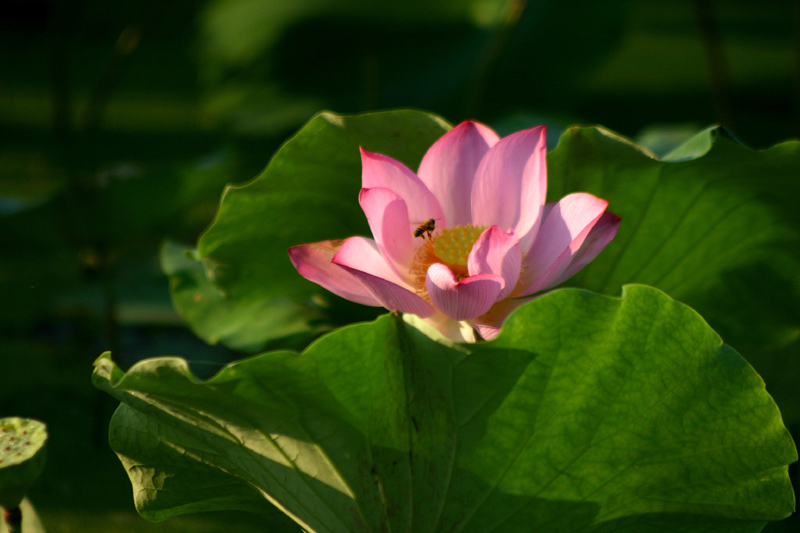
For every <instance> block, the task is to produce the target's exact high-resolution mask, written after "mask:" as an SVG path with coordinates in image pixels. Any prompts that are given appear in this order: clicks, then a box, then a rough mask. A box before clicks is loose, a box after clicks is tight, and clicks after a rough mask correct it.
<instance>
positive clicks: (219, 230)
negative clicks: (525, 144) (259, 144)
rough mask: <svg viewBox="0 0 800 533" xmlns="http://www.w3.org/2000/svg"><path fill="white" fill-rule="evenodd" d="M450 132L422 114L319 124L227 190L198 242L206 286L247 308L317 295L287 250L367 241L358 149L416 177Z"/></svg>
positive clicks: (334, 118)
mask: <svg viewBox="0 0 800 533" xmlns="http://www.w3.org/2000/svg"><path fill="white" fill-rule="evenodd" d="M448 129H449V125H447V123H445V122H444V121H443V120H442V119H441V118H439V117H436V116H434V115H430V114H428V113H423V112H421V111H409V110H403V111H386V112H380V113H369V114H365V115H358V116H341V115H335V114H333V113H320V114H319V115H317V116H315V117H314V118H312V119H311V120H310V121H309V122H308V123H307V124H306V125H305V126H303V128H302V129H301V130H300V131H299V132H298V133H297V134H295V135H294V137H292V138H291V139H289V140H288V141H287V142H286V143H285V144H284V145H283V146H282V147H281V148H280V149H279V150H278V152H277V153H276V154H275V155H274V156H273V158H272V160H271V161H270V163H269V165H268V166H267V168H266V169H265V170H264V172H262V173H261V175H260V176H259V177H258V178H256V179H255V180H254V181H252V182H250V183H249V184H247V185H245V186H242V187H228V188H227V189H226V190H225V193H224V195H223V197H222V201H221V203H220V207H219V211H218V212H217V217H216V219H215V220H214V222H213V224H212V225H211V227H209V229H208V230H207V231H206V232H205V234H203V236H202V237H201V238H200V241H199V242H198V252H199V254H200V257H201V258H202V259H203V262H204V264H205V266H206V269H207V271H208V276H209V279H210V280H211V281H212V282H213V283H214V284H216V285H217V286H218V287H219V288H220V289H221V290H222V291H223V293H224V295H225V296H226V297H227V298H230V299H232V300H236V301H238V302H246V303H253V302H256V301H259V300H263V299H265V298H272V297H275V296H291V297H294V298H297V297H307V296H310V295H311V294H313V293H315V292H319V288H318V287H316V286H315V285H314V284H312V283H311V282H309V281H306V280H304V279H303V278H302V277H301V276H299V275H298V274H297V272H296V271H295V269H294V268H293V267H292V264H291V262H290V261H289V258H288V255H287V253H286V250H287V248H289V247H290V246H294V245H297V244H303V243H308V242H315V241H322V240H327V239H344V238H346V237H350V236H352V235H356V234H361V235H368V234H369V226H368V225H367V221H366V218H365V217H364V214H363V213H362V212H361V210H360V209H359V207H358V191H359V190H360V189H361V157H360V155H359V150H358V148H359V146H363V147H364V148H365V149H367V150H370V151H374V152H380V153H383V154H386V155H389V156H391V157H394V158H395V159H398V160H400V161H402V162H404V163H405V164H407V165H409V166H410V167H411V168H413V169H416V168H417V166H418V165H419V162H420V161H421V160H422V156H423V155H424V154H425V152H426V151H427V149H428V148H429V147H430V146H431V145H432V144H433V142H434V141H435V140H436V139H438V138H439V137H441V136H442V135H443V134H444V133H445V132H446V131H447V130H448Z"/></svg>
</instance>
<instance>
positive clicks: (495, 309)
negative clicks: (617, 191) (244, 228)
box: [289, 121, 620, 342]
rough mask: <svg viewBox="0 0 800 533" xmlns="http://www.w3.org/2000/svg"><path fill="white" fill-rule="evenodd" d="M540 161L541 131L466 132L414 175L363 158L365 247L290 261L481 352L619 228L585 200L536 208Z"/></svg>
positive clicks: (347, 244) (309, 249)
mask: <svg viewBox="0 0 800 533" xmlns="http://www.w3.org/2000/svg"><path fill="white" fill-rule="evenodd" d="M545 156H546V142H545V127H544V126H539V127H537V128H532V129H528V130H523V131H520V132H517V133H514V134H511V135H509V136H507V137H505V138H503V139H500V138H499V137H498V136H497V134H496V133H495V132H494V131H493V130H492V129H490V128H488V127H487V126H484V125H483V124H480V123H477V122H472V121H467V122H463V123H461V124H459V125H458V126H456V127H455V128H453V129H452V130H450V131H449V132H448V133H446V134H445V135H444V136H442V137H441V138H440V139H439V140H438V141H436V142H435V143H434V144H433V146H431V148H430V149H429V150H428V152H427V153H426V154H425V156H424V157H423V159H422V162H421V163H420V166H419V169H418V171H417V173H414V172H412V171H411V170H410V169H409V168H408V167H406V166H405V165H403V164H402V163H400V162H398V161H396V160H394V159H392V158H390V157H387V156H385V155H381V154H377V153H372V152H368V151H367V150H364V149H363V148H362V149H361V162H362V187H363V188H362V189H361V193H360V194H359V203H360V204H361V208H362V210H363V211H364V214H365V215H366V217H367V221H368V222H369V226H370V230H371V231H372V235H373V237H374V239H369V238H365V237H350V238H348V239H345V240H335V241H322V242H318V243H311V244H302V245H299V246H293V247H292V248H289V257H290V259H291V261H292V263H293V264H294V266H295V268H296V269H297V271H298V272H299V273H300V274H301V275H302V276H304V277H305V278H307V279H309V280H311V281H313V282H315V283H318V284H319V285H321V286H323V287H325V288H326V289H328V290H330V291H331V292H333V293H335V294H338V295H339V296H341V297H343V298H346V299H348V300H351V301H354V302H357V303H361V304H364V305H371V306H377V307H385V308H386V309H389V310H391V311H401V312H403V313H412V314H414V315H417V316H418V317H420V318H421V319H424V320H425V321H426V322H427V323H429V324H430V325H431V326H432V327H434V328H435V329H436V330H437V331H439V332H440V333H441V334H442V335H444V336H446V337H448V338H449V339H452V340H454V341H457V342H475V340H476V338H477V337H476V334H477V335H478V336H480V337H482V338H483V339H486V340H490V339H492V338H494V337H496V336H497V334H498V333H499V332H500V328H501V326H502V324H503V321H504V320H505V319H506V317H508V315H509V314H510V313H511V312H512V311H513V310H514V309H516V308H517V307H519V306H520V305H522V304H523V303H525V302H527V301H530V300H531V299H532V298H535V297H536V296H535V295H537V294H538V293H540V292H542V291H544V290H547V289H550V288H552V287H555V286H556V285H559V284H560V283H562V282H564V281H565V280H567V279H568V278H570V277H572V276H573V275H574V274H575V273H576V272H578V271H579V270H580V269H581V268H583V267H584V266H585V265H586V264H588V263H589V262H590V261H592V259H594V258H595V257H596V256H597V254H599V253H600V252H601V251H602V250H603V248H605V246H606V245H607V244H608V243H609V242H610V241H611V240H612V239H613V238H614V236H615V235H616V233H617V229H618V228H619V222H620V219H619V217H618V216H616V215H614V214H613V213H610V212H608V211H607V210H606V209H607V207H608V202H607V201H605V200H602V199H600V198H597V197H595V196H593V195H591V194H588V193H582V192H578V193H573V194H569V195H567V196H565V197H564V198H562V199H561V200H559V201H558V202H555V203H550V204H547V203H545V196H546V192H547V168H546V161H545ZM412 221H424V222H422V223H421V224H420V223H419V222H417V223H416V224H415V223H414V222H412ZM434 232H435V233H434Z"/></svg>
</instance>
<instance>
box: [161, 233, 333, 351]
mask: <svg viewBox="0 0 800 533" xmlns="http://www.w3.org/2000/svg"><path fill="white" fill-rule="evenodd" d="M187 252H188V250H187V247H185V246H181V245H179V244H177V243H173V242H171V241H167V242H165V243H164V245H163V246H162V247H161V268H162V270H163V271H164V273H165V274H167V276H169V278H170V289H171V293H172V303H173V305H174V306H175V309H176V310H177V311H178V313H179V314H180V315H181V316H182V317H183V318H184V320H186V322H187V324H188V325H189V327H190V328H192V331H194V332H195V334H196V335H197V336H198V337H200V338H201V339H203V340H204V341H206V342H208V343H209V344H216V343H218V342H220V343H222V344H224V345H225V346H228V347H229V348H233V349H234V350H239V351H244V352H250V353H254V352H257V351H260V350H263V349H265V348H266V347H268V346H269V347H271V348H273V349H274V348H278V347H279V348H290V349H291V348H302V347H304V346H305V345H306V344H308V342H309V341H310V340H311V339H313V338H314V337H316V336H317V335H319V334H320V333H322V331H324V329H327V328H324V326H322V325H320V322H321V319H322V318H323V317H324V315H323V313H322V312H321V310H320V309H319V308H313V307H310V306H308V305H302V304H299V303H295V302H292V301H291V300H289V299H288V298H285V297H278V298H271V299H268V300H262V301H259V302H255V303H253V304H243V305H238V304H236V303H235V302H232V301H230V300H226V299H225V298H224V297H223V296H222V294H221V293H220V292H219V289H217V288H216V287H214V286H213V285H212V284H211V283H209V281H208V279H207V278H206V275H205V270H204V269H203V264H202V263H201V262H200V261H199V260H196V259H192V258H189V257H187V255H186V254H187ZM287 337H290V338H288V339H287ZM279 339H282V342H280V343H279V344H277V345H276V344H275V341H278V340H279Z"/></svg>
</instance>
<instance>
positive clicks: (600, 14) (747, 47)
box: [0, 0, 800, 531]
mask: <svg viewBox="0 0 800 533" xmlns="http://www.w3.org/2000/svg"><path fill="white" fill-rule="evenodd" d="M377 4H378V3H374V2H365V1H356V0H337V1H327V2H326V1H323V0H287V1H283V2H273V1H262V0H216V1H211V2H200V1H187V0H176V1H172V2H157V1H154V0H150V1H138V2H136V1H117V2H102V1H99V0H83V1H81V0H77V1H66V0H62V1H57V0H53V1H44V0H11V1H7V2H4V3H3V4H2V6H0V346H2V350H1V351H0V357H1V358H2V362H3V365H4V366H3V371H2V373H0V416H11V415H18V416H31V417H37V418H40V419H42V420H44V421H45V422H47V423H48V425H49V428H50V433H51V445H50V461H49V465H48V467H47V469H46V472H45V475H44V477H43V479H42V480H41V481H40V482H39V484H38V485H37V486H36V487H35V489H34V491H33V492H32V494H31V497H32V498H33V499H34V502H35V503H36V504H37V506H38V507H39V509H40V511H41V513H42V515H43V521H44V524H45V526H46V527H47V528H48V530H49V531H73V530H75V531H77V530H80V531H107V530H108V528H109V524H112V526H111V527H112V529H114V528H116V529H125V530H126V531H171V530H174V531H184V530H187V528H188V529H191V530H194V531H214V530H219V529H220V528H221V527H222V526H221V525H220V524H221V523H222V522H215V521H214V520H215V518H214V517H202V516H201V517H197V518H191V519H188V518H187V519H176V521H175V522H174V523H173V522H166V523H164V524H159V525H151V524H148V523H147V522H145V521H143V520H142V519H140V518H139V517H138V516H137V515H136V514H135V511H133V503H132V499H131V497H130V487H129V484H128V481H127V479H126V478H125V476H124V473H123V472H122V469H121V468H120V467H119V465H118V463H117V461H116V459H115V458H114V457H113V456H112V454H111V453H110V451H109V450H108V447H107V444H106V442H105V440H106V439H105V431H106V427H107V418H108V416H110V412H111V410H112V409H113V407H114V402H112V401H110V400H109V399H106V398H105V397H103V396H101V393H99V392H96V391H94V390H93V389H92V388H91V385H90V384H89V378H88V376H89V368H90V363H91V361H92V360H93V359H94V358H95V357H96V356H97V355H98V354H99V353H100V352H102V351H103V350H105V349H112V350H114V352H115V358H116V360H117V361H119V362H120V363H121V364H123V365H125V364H130V363H132V362H133V361H135V360H138V359H141V358H144V357H148V356H152V355H160V354H180V355H186V356H189V355H191V356H192V357H193V359H194V360H193V365H194V367H195V368H196V369H197V371H198V372H199V373H204V372H205V373H206V374H208V373H211V372H213V371H214V370H215V369H217V368H219V366H220V365H221V364H222V363H223V362H225V361H228V360H231V359H233V358H236V357H240V356H241V355H242V354H241V353H235V352H232V351H229V350H227V349H225V348H221V347H219V346H207V345H205V344H204V343H202V342H201V341H199V340H198V339H196V338H195V337H194V335H192V334H191V333H190V332H188V331H187V330H186V329H185V328H184V327H183V325H182V322H181V320H180V318H179V317H178V316H177V315H176V314H175V313H174V312H173V311H172V307H171V304H170V301H169V293H168V287H167V280H166V277H165V276H164V275H163V274H162V273H161V271H160V268H159V264H158V259H157V252H158V247H159V245H160V243H161V242H162V240H163V239H164V238H167V237H168V238H171V239H174V240H177V241H179V242H187V243H194V242H195V241H196V238H197V236H198V235H199V233H200V232H201V231H202V229H203V228H204V227H205V226H206V225H207V224H208V223H209V222H210V220H211V218H212V217H213V214H214V212H215V210H216V205H217V202H218V199H219V194H220V193H221V191H222V187H223V186H224V184H225V183H229V182H242V181H246V180H248V179H250V178H252V177H253V176H255V175H256V174H257V173H258V172H259V171H260V169H261V168H263V167H264V165H265V164H266V163H267V161H268V159H269V157H270V156H271V154H272V153H273V152H274V151H275V149H276V148H277V147H278V146H279V145H280V143H281V142H283V140H285V138H286V137H287V136H288V135H290V134H291V133H292V132H293V131H295V130H296V129H297V128H298V127H299V126H300V125H301V124H302V123H304V122H305V121H306V120H308V119H309V118H310V117H311V116H312V114H313V113H315V112H316V111H318V110H320V109H324V108H326V109H332V110H334V111H337V112H340V113H346V112H360V111H364V110H367V109H384V108H393V107H416V108H422V109H427V110H430V111H432V112H435V113H438V114H440V115H441V116H443V117H444V118H446V119H447V120H449V121H450V122H452V123H457V122H459V121H461V120H463V119H466V118H474V119H477V120H480V121H483V122H486V123H488V124H490V125H492V126H493V127H495V128H496V129H497V130H498V131H499V132H500V133H508V132H510V131H514V130H516V129H521V128H524V127H529V126H532V125H535V124H539V123H547V124H549V125H550V126H551V129H550V136H549V138H550V139H551V141H552V142H556V140H557V139H558V133H559V131H560V129H561V128H563V126H565V125H567V124H572V123H583V124H592V123H601V124H603V125H605V126H607V127H609V128H611V129H613V130H616V131H618V132H620V133H622V134H624V135H627V136H629V137H638V138H639V139H640V140H641V141H642V142H645V143H647V144H648V145H649V146H651V147H652V148H653V149H654V150H656V151H658V152H659V153H663V152H664V151H666V149H667V148H668V147H670V146H673V145H674V144H675V143H676V142H678V140H680V139H683V138H685V137H686V136H687V135H688V134H689V133H692V132H694V131H696V130H698V129H700V128H701V127H703V126H706V125H708V124H711V123H718V122H722V123H723V124H725V125H726V127H728V129H730V130H731V131H732V132H733V133H734V134H735V135H736V136H737V137H738V138H739V139H741V140H742V141H743V142H745V143H746V144H749V145H751V146H754V147H757V148H762V147H766V146H769V145H771V144H774V143H776V142H778V141H781V140H783V139H786V138H788V137H793V136H797V135H798V132H799V131H800V89H798V87H799V85H800V48H799V45H798V44H797V43H798V42H800V2H796V1H789V0H784V1H777V0H761V1H759V2H752V1H749V0H726V1H724V2H722V1H716V2H711V1H705V0H704V1H700V0H697V1H689V0H685V1H680V0H669V1H665V0H662V1H659V2H651V1H646V0H629V1H606V2H598V1H593V2H592V1H587V0H576V1H573V2H569V3H567V2H558V1H554V0H544V1H535V0H529V1H528V2H519V1H513V0H512V1H510V2H507V1H505V0H496V1H494V0H472V1H465V0H444V1H439V2H430V1H422V0H406V1H399V0H392V1H387V2H382V3H380V6H381V7H377ZM712 73H713V74H712ZM289 223H294V221H290V222H289ZM795 353H796V349H795V350H792V349H787V350H785V351H784V352H781V353H780V354H779V356H777V357H775V358H773V359H772V360H771V361H773V362H774V365H773V366H775V368H769V369H767V370H769V371H770V372H771V373H772V374H776V375H777V374H784V375H787V376H790V375H792V374H793V373H794V374H796V373H797V371H798V366H800V365H798V364H797V363H796V359H797V358H796V357H793V355H794V354H795ZM779 403H780V398H779ZM795 430H796V428H795ZM237 519H240V520H249V519H248V518H246V517H244V518H237ZM181 520H183V522H181ZM251 522H252V524H251V525H250V526H248V525H246V524H244V522H243V525H242V526H241V527H242V531H250V530H251V529H247V528H248V527H252V530H260V529H263V527H264V526H263V523H260V522H259V520H258V519H257V518H253V519H252V520H251ZM248 523H250V522H248ZM786 523H788V521H786ZM784 525H785V523H784V524H777V525H774V526H771V527H774V528H781V527H783V526H784ZM786 527H789V526H786ZM795 527H796V524H795Z"/></svg>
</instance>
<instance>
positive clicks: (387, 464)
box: [94, 286, 797, 533]
mask: <svg viewBox="0 0 800 533" xmlns="http://www.w3.org/2000/svg"><path fill="white" fill-rule="evenodd" d="M466 348H467V347H457V348H448V347H446V346H444V345H440V344H437V343H435V342H433V341H431V340H430V339H428V338H427V337H425V336H424V335H422V334H421V333H419V332H418V331H417V330H415V329H413V328H410V327H408V326H407V325H405V324H404V323H403V321H402V319H400V318H399V317H394V316H391V315H389V316H384V317H381V318H380V319H378V320H377V321H375V322H373V323H368V324H358V325H353V326H349V327H346V328H342V329H339V330H337V331H335V332H333V333H331V334H329V335H327V336H325V337H323V338H321V339H320V340H319V341H317V342H316V343H314V344H313V345H312V346H311V347H310V348H309V349H308V350H307V351H306V352H304V353H303V354H301V355H297V354H294V353H288V352H274V353H269V354H264V355H261V356H258V357H253V358H250V359H246V360H242V361H239V362H236V363H233V364H231V365H228V366H227V367H226V368H224V369H223V370H222V371H221V372H220V373H219V374H217V375H216V376H215V377H213V378H212V379H210V380H208V381H200V380H198V379H197V378H196V377H194V376H193V375H192V374H191V372H190V371H189V369H188V366H187V365H186V362H185V361H184V360H182V359H178V358H171V357H170V358H158V359H151V360H148V361H143V362H140V363H138V364H137V365H135V366H134V367H133V368H131V370H130V371H128V372H127V373H125V374H123V372H122V371H121V370H120V369H119V368H118V367H117V366H116V365H115V364H114V363H113V362H112V360H111V359H110V356H109V355H108V354H105V355H103V356H102V357H101V358H99V359H98V360H97V361H96V363H95V364H96V368H95V374H94V382H95V385H96V386H97V387H99V388H101V389H102V390H104V391H106V392H108V393H109V394H111V395H112V396H114V397H115V398H117V399H119V400H120V401H121V402H123V405H122V406H120V408H119V410H118V411H117V413H116V415H115V416H114V419H113V421H112V426H111V444H112V447H113V448H114V449H115V451H116V452H117V454H118V455H119V456H120V458H121V460H122V462H123V464H124V465H125V468H126V470H127V471H128V474H129V476H130V479H131V482H132V484H133V486H134V494H135V495H136V505H137V508H138V509H139V511H140V512H141V513H142V514H143V516H145V517H146V518H149V519H151V520H162V519H165V518H168V517H170V516H173V515H176V514H181V513H184V512H191V511H194V510H198V509H201V508H207V509H219V508H244V509H253V510H255V509H263V508H264V505H266V503H265V501H264V498H267V499H269V500H270V501H272V502H274V503H275V504H276V505H278V506H279V507H281V508H282V509H284V510H285V511H286V512H287V514H289V515H290V516H292V517H293V518H294V519H295V520H296V521H297V522H298V523H299V524H301V525H302V526H303V527H304V528H305V529H306V530H308V531H314V532H328V531H330V532H351V531H362V530H363V531H384V530H393V531H411V530H413V531H420V532H422V531H470V532H480V531H496V530H498V529H502V530H503V531H509V532H513V531H531V530H537V531H538V530H541V531H548V532H552V533H558V532H568V531H586V532H594V533H599V532H611V531H619V530H620V529H628V528H630V529H631V530H635V531H642V532H645V531H647V532H649V531H653V532H655V531H663V530H669V531H675V532H687V533H688V532H698V533H699V532H707V531H735V532H757V531H760V530H761V528H762V527H763V525H764V523H765V522H766V521H768V520H779V519H781V518H784V517H786V516H787V515H788V514H790V513H791V512H792V510H793V506H794V498H793V495H792V490H791V486H790V484H789V480H788V476H787V468H786V465H787V464H788V463H791V462H793V461H795V460H796V458H797V454H796V450H795V448H794V445H793V443H792V441H791V438H790V437H789V434H788V432H787V431H786V429H785V428H784V427H783V425H782V423H781V419H780V414H779V413H778V410H777V408H776V407H775V404H774V402H773V401H772V399H771V398H770V397H769V395H767V394H766V392H765V391H764V384H763V382H762V381H761V379H760V378H759V377H758V375H757V374H756V373H755V372H754V371H753V369H752V368H750V367H749V365H748V364H747V363H746V362H745V361H744V359H743V358H742V357H740V356H739V355H738V354H737V353H736V352H735V351H734V350H732V349H731V348H729V347H728V346H726V345H723V344H722V342H721V340H720V338H719V337H718V336H717V335H716V334H715V333H714V332H713V331H712V330H711V329H710V328H709V327H708V325H707V324H706V323H705V322H704V321H703V320H702V318H700V317H699V316H698V315H697V314H696V313H695V312H694V311H692V310H691V309H689V308H687V307H686V306H684V305H682V304H680V303H678V302H676V301H674V300H672V299H670V298H669V297H667V296H666V295H664V294H663V293H661V292H659V291H657V290H655V289H652V288H649V287H643V286H628V287H627V288H626V291H625V293H624V295H623V297H622V298H610V297H606V296H600V295H596V294H592V293H589V292H587V291H581V290H560V291H555V292H553V293H551V294H548V295H545V296H543V297H542V298H540V299H538V300H535V301H533V302H531V303H529V304H528V305H526V306H524V307H522V308H520V309H519V310H518V311H517V312H516V313H515V314H513V315H512V317H511V318H510V319H509V321H508V323H507V325H506V326H505V327H504V329H503V332H502V333H501V335H500V336H499V337H498V339H497V340H495V341H493V342H488V343H482V344H477V345H472V346H469V347H468V348H469V352H467V350H466ZM260 502H261V503H260Z"/></svg>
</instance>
